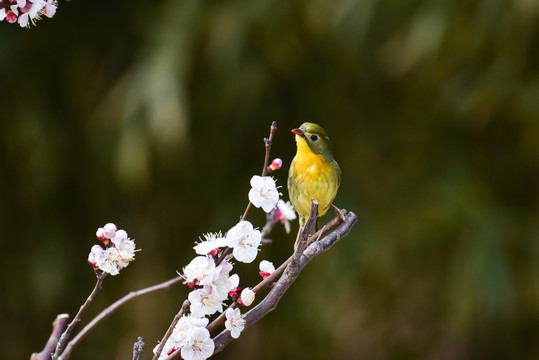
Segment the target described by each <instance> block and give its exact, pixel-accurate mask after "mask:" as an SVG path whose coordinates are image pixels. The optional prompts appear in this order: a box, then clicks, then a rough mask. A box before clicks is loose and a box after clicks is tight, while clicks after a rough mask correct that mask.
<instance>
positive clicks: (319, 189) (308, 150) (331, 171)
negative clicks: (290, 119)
mask: <svg viewBox="0 0 539 360" xmlns="http://www.w3.org/2000/svg"><path fill="white" fill-rule="evenodd" d="M292 132H293V133H294V134H296V136H295V138H296V146H297V152H296V156H295V157H294V159H293V160H292V163H291V164H290V170H289V172H288V194H289V197H290V202H291V203H292V206H293V207H294V210H296V211H297V213H298V214H299V224H300V226H304V225H305V222H306V221H307V218H308V216H309V213H310V211H311V201H312V200H313V199H315V200H317V201H318V202H319V203H320V205H319V207H318V216H319V217H320V216H323V215H324V214H325V213H326V212H327V211H328V209H329V207H330V206H331V204H332V202H333V199H335V196H336V195H337V190H338V189H339V185H340V183H341V169H340V168H339V164H337V162H336V161H335V159H334V158H333V155H332V153H331V145H330V142H329V137H328V134H327V133H326V131H325V130H324V129H322V128H321V127H320V126H319V125H317V124H313V123H308V122H306V123H303V124H302V125H301V126H300V127H299V128H297V129H292Z"/></svg>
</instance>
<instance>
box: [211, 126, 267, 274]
mask: <svg viewBox="0 0 539 360" xmlns="http://www.w3.org/2000/svg"><path fill="white" fill-rule="evenodd" d="M275 131H277V123H276V122H275V121H274V122H272V123H271V126H270V134H269V137H268V138H264V146H265V147H266V153H265V155H264V166H263V167H262V175H261V176H266V175H267V174H268V164H269V158H270V151H271V144H272V142H273V135H274V134H275ZM251 206H252V204H251V202H250V201H249V203H248V204H247V207H246V208H245V211H244V212H243V215H242V216H241V218H240V221H241V220H245V219H246V218H247V214H248V213H249V210H251ZM231 252H232V249H231V248H226V249H225V250H224V251H223V252H222V253H221V255H220V256H219V258H218V259H217V260H216V261H215V266H218V265H219V264H220V263H221V262H222V261H223V260H224V259H225V257H226V256H228V254H230V253H231Z"/></svg>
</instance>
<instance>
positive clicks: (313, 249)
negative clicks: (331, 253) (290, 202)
mask: <svg viewBox="0 0 539 360" xmlns="http://www.w3.org/2000/svg"><path fill="white" fill-rule="evenodd" d="M345 219H346V221H345V222H341V223H340V225H339V226H338V227H337V228H336V229H335V230H334V231H332V232H331V233H329V234H328V235H326V236H325V237H324V238H322V239H320V240H318V241H313V242H312V243H311V244H310V245H308V247H307V249H305V251H304V252H303V255H304V256H300V259H299V262H298V263H297V264H296V265H293V264H292V261H290V263H289V264H288V265H287V267H286V269H285V271H284V273H283V275H282V276H281V277H280V279H279V280H278V281H277V282H276V283H275V285H274V286H273V287H272V289H271V290H270V292H269V293H268V295H267V296H266V297H265V298H264V299H263V300H262V301H261V302H260V303H258V304H257V305H256V306H255V307H254V308H252V309H251V310H250V311H249V312H247V313H246V314H245V317H244V319H245V329H246V328H248V327H249V326H251V325H253V324H254V323H256V322H257V321H258V320H260V319H261V318H263V317H264V316H265V315H267V314H268V313H269V312H271V311H273V310H274V309H275V308H276V307H277V304H278V303H279V301H280V299H281V298H282V297H283V295H284V294H285V292H286V291H287V290H288V288H289V287H290V286H291V285H292V283H293V282H294V281H295V280H296V278H297V277H298V275H299V273H300V272H301V271H302V270H303V269H304V268H305V266H307V264H308V263H309V262H310V261H311V260H312V259H313V258H315V257H316V256H318V255H320V254H321V253H323V252H325V251H327V250H329V249H330V248H331V247H332V246H333V245H334V244H335V243H336V242H337V241H339V240H340V239H342V238H343V237H345V236H346V235H348V233H349V232H350V230H351V229H352V227H353V226H354V225H355V223H356V222H357V216H356V215H355V214H354V213H353V212H349V213H348V214H347V215H346V217H345ZM339 221H340V220H339ZM313 237H314V236H313ZM291 259H292V258H291ZM294 267H296V268H295V269H294ZM232 340H234V339H233V338H232V336H231V335H230V331H228V330H223V331H222V332H221V333H220V334H219V335H217V336H216V337H215V338H214V339H213V341H214V344H215V350H214V353H217V352H219V351H221V350H223V349H224V348H225V346H226V345H228V344H229V343H230V342H231V341H232Z"/></svg>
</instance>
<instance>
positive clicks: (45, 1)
mask: <svg viewBox="0 0 539 360" xmlns="http://www.w3.org/2000/svg"><path fill="white" fill-rule="evenodd" d="M57 6H58V2H57V0H16V1H15V0H0V21H2V20H4V19H5V20H7V22H9V23H16V22H18V23H19V25H20V26H21V27H29V26H30V24H33V25H35V22H36V20H39V19H41V15H45V16H47V17H49V18H51V17H53V16H54V14H55V13H56V7H57Z"/></svg>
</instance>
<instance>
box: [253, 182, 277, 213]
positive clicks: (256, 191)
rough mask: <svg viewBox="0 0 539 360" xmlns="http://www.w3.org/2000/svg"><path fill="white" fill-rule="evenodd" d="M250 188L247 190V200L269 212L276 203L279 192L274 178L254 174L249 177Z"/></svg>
mask: <svg viewBox="0 0 539 360" xmlns="http://www.w3.org/2000/svg"><path fill="white" fill-rule="evenodd" d="M251 186H252V188H251V190H250V191H249V201H250V202H251V203H252V204H253V205H254V206H256V207H257V208H259V207H262V210H264V211H265V212H267V213H269V212H270V211H271V210H273V209H274V208H275V205H277V201H278V200H279V192H278V191H277V186H276V185H275V180H273V179H272V178H271V177H269V176H264V177H262V176H258V175H255V176H253V177H252V178H251Z"/></svg>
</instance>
